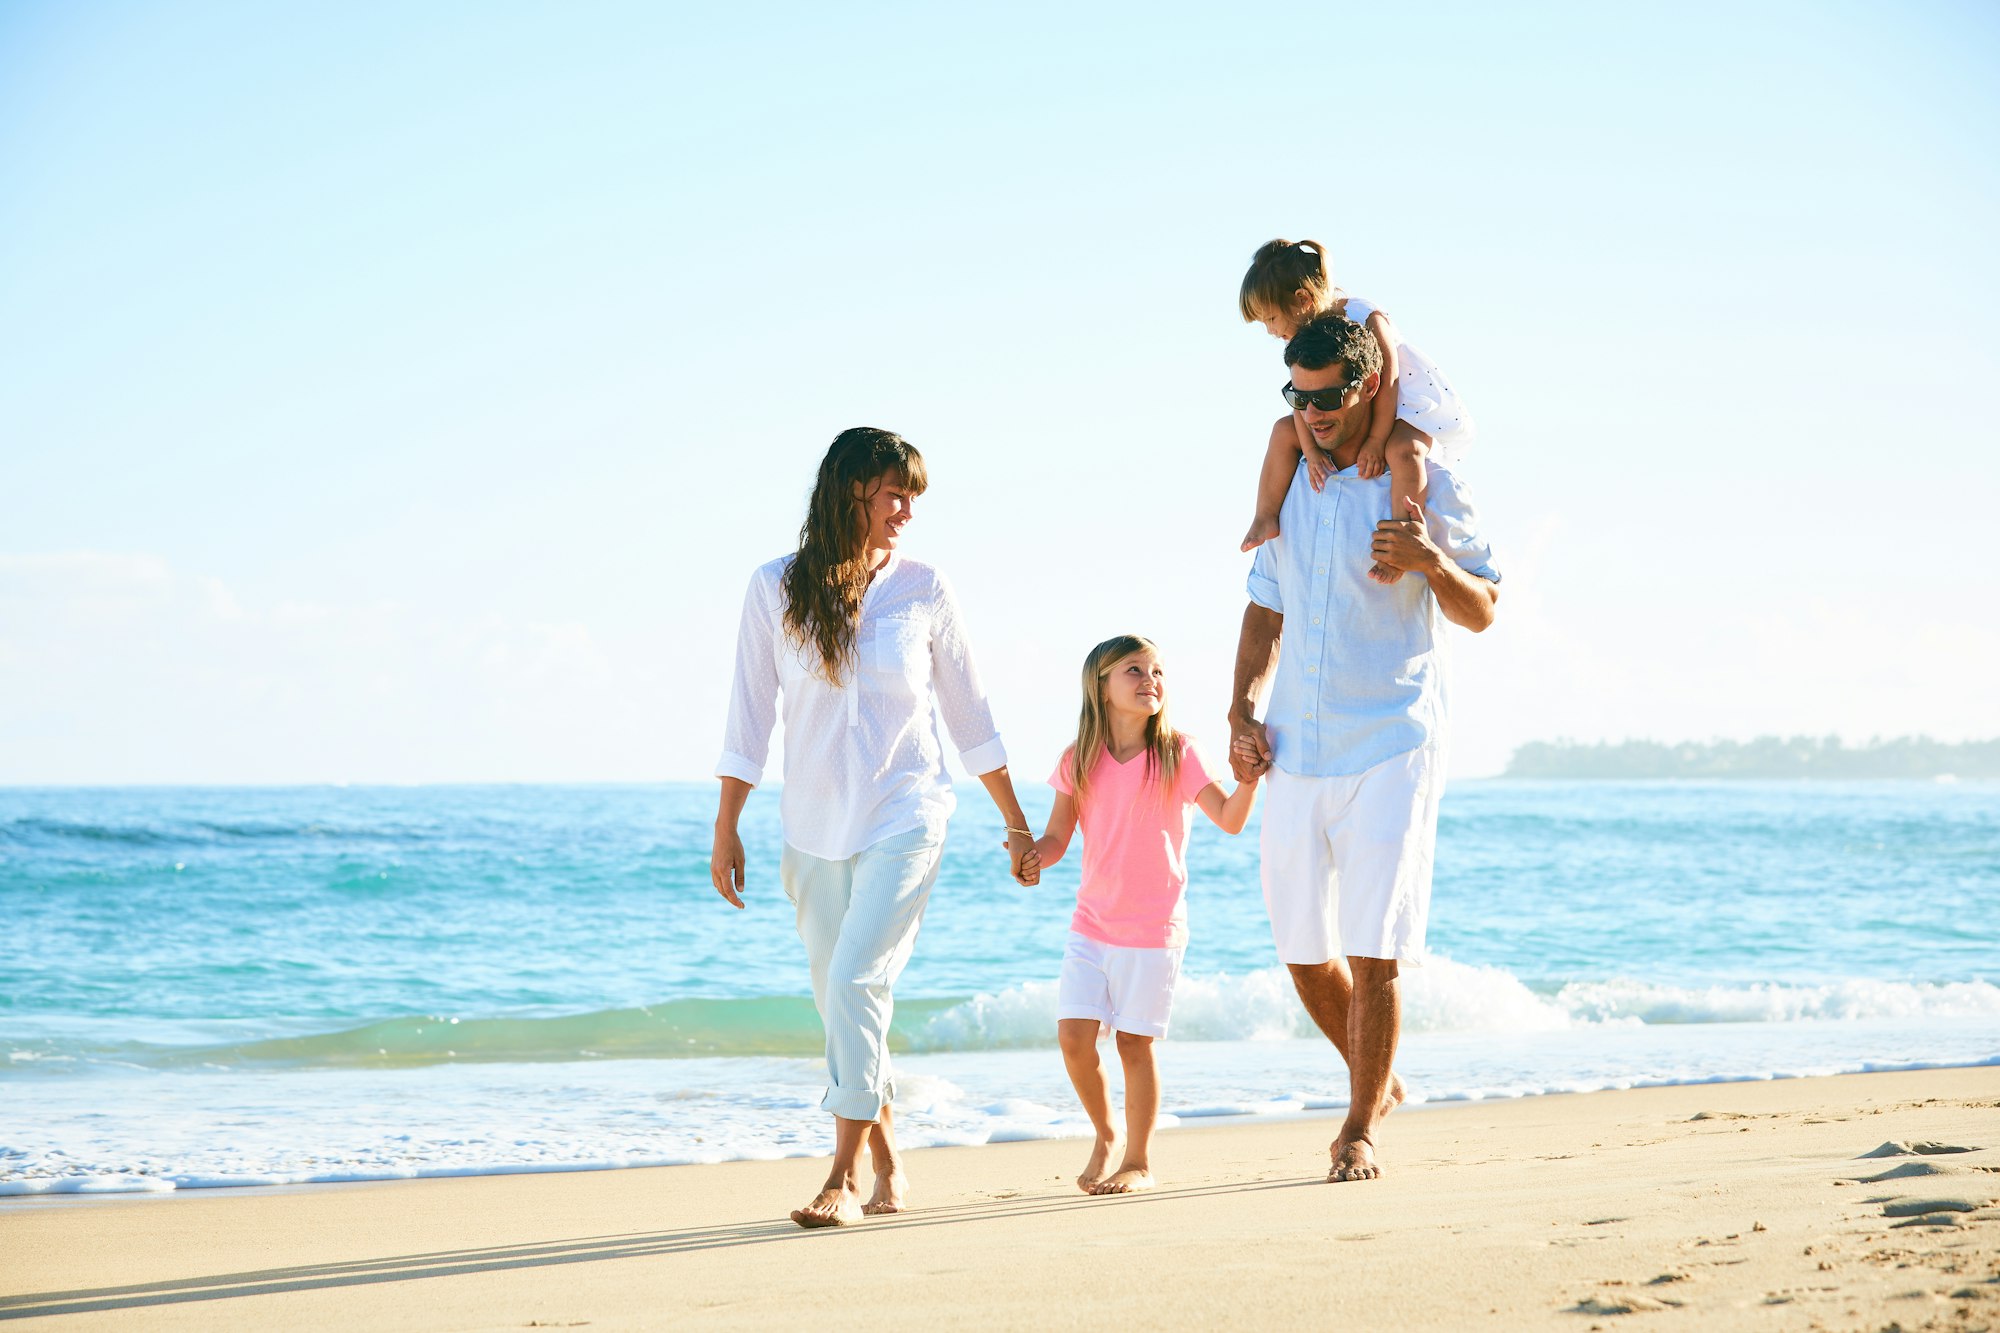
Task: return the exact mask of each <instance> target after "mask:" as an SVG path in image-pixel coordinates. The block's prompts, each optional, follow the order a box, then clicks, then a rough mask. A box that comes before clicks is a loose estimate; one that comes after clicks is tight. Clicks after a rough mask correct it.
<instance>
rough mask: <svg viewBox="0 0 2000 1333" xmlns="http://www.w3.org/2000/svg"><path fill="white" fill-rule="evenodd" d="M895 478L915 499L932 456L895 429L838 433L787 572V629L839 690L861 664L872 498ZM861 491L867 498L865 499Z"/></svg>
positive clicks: (822, 465) (869, 428)
mask: <svg viewBox="0 0 2000 1333" xmlns="http://www.w3.org/2000/svg"><path fill="white" fill-rule="evenodd" d="M892 477H893V478H894V479H895V480H896V482H897V483H898V484H900V485H901V486H902V487H903V488H904V489H906V490H908V491H909V492H910V494H912V495H922V494H923V492H924V487H925V486H926V485H928V484H929V481H928V478H927V477H926V476H925V475H924V456H923V455H922V454H920V453H918V452H917V450H916V446H915V445H913V444H911V443H910V442H909V441H908V440H905V439H904V438H903V437H902V436H900V435H897V434H896V433H894V432H893V431H886V430H876V429H875V428H874V427H872V426H856V427H854V428H853V429H852V430H844V431H842V432H840V434H838V435H836V436H835V437H834V439H833V444H832V445H831V446H830V447H829V448H828V449H827V451H826V457H825V458H823V459H821V460H820V464H819V478H818V480H816V481H815V482H814V483H813V492H812V499H811V500H810V501H809V502H808V503H807V505H806V521H805V525H804V526H803V527H801V528H800V529H799V553H798V555H797V556H796V557H795V558H794V559H793V560H792V563H791V564H790V565H788V566H786V567H785V572H784V575H783V577H782V579H781V580H780V584H781V586H782V587H783V589H784V593H785V630H786V632H787V633H789V634H790V635H791V638H792V642H793V643H794V644H795V645H797V646H798V648H799V649H800V650H801V651H806V650H808V649H810V650H811V651H807V652H806V655H807V656H808V657H812V656H817V657H818V658H819V663H820V669H821V672H822V674H824V675H825V677H826V679H827V680H828V681H830V682H831V683H833V684H835V685H838V684H839V683H840V681H841V677H842V675H843V673H845V672H846V671H848V670H850V669H851V668H852V667H853V665H854V635H855V631H856V630H857V629H858V628H859V626H860V624H861V597H862V594H863V593H866V592H867V591H868V562H867V559H866V556H867V551H866V550H865V549H864V548H865V546H866V544H867V541H868V508H867V500H868V497H869V496H870V495H872V494H874V487H875V485H876V484H877V483H878V482H882V481H886V480H888V479H890V478H892ZM857 493H858V496H859V498H857Z"/></svg>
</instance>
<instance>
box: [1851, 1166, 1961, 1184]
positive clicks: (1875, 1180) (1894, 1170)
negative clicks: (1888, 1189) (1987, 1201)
mask: <svg viewBox="0 0 2000 1333" xmlns="http://www.w3.org/2000/svg"><path fill="white" fill-rule="evenodd" d="M1964 1174H1965V1168H1964V1167H1961V1166H1947V1165H1946V1164H1945V1163H1943V1162H1904V1163H1903V1164H1902V1165H1901V1166H1892V1167H1890V1168H1889V1169H1888V1170H1887V1171H1884V1172H1882V1173H1881V1174H1879V1175H1873V1176H1849V1177H1848V1180H1850V1181H1852V1182H1853V1183H1854V1184H1856V1185H1879V1184H1881V1183H1882V1182H1883V1181H1885V1180H1909V1179H1910V1178H1912V1177H1913V1176H1955V1175H1964Z"/></svg>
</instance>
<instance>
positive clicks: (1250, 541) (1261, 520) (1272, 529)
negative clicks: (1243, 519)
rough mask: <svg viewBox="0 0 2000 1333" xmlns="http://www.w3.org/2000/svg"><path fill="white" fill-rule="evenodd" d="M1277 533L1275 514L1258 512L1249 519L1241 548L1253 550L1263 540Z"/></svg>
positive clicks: (1265, 540)
mask: <svg viewBox="0 0 2000 1333" xmlns="http://www.w3.org/2000/svg"><path fill="white" fill-rule="evenodd" d="M1277 535H1278V519H1277V516H1276V515H1275V514H1272V515H1265V514H1259V515H1257V517H1256V518H1254V519H1252V520H1251V521H1250V531H1248V532H1246V533H1244V534H1243V548H1242V549H1244V550H1246V551H1254V550H1256V549H1257V548H1258V547H1260V546H1262V545H1263V544H1264V543H1265V542H1267V541H1270V540H1271V538H1273V537H1275V536H1277Z"/></svg>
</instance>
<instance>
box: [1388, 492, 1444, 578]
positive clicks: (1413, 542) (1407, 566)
mask: <svg viewBox="0 0 2000 1333" xmlns="http://www.w3.org/2000/svg"><path fill="white" fill-rule="evenodd" d="M1403 507H1404V509H1406V510H1407V511H1408V513H1409V517H1407V518H1385V519H1383V520H1382V521H1381V522H1379V523H1377V524H1376V525H1375V540H1374V542H1373V544H1372V546H1371V548H1370V549H1371V550H1372V551H1373V552H1374V555H1375V563H1376V564H1377V565H1386V566H1388V567H1389V568H1390V569H1396V570H1401V571H1403V572H1404V573H1409V572H1411V571H1412V570H1414V571H1416V572H1417V573H1419V574H1421V573H1423V572H1425V571H1426V570H1427V569H1434V568H1436V567H1437V562H1438V561H1440V560H1442V559H1443V558H1444V552H1442V551H1440V550H1438V548H1437V544H1436V543H1435V542H1433V541H1432V540H1431V535H1430V532H1429V530H1428V529H1426V528H1425V526H1424V511H1423V510H1422V509H1420V508H1418V507H1417V502H1416V501H1414V500H1412V499H1410V498H1409V497H1408V496H1405V497H1404V498H1403Z"/></svg>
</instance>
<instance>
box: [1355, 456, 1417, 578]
mask: <svg viewBox="0 0 2000 1333" xmlns="http://www.w3.org/2000/svg"><path fill="white" fill-rule="evenodd" d="M1430 451H1431V437H1430V436H1428V435H1426V434H1424V433H1423V432H1422V431H1420V430H1418V429H1417V428H1416V427H1415V426H1412V425H1411V424H1410V423H1409V422H1407V421H1402V420H1398V421H1397V422H1396V424H1395V425H1394V426H1392V427H1390V429H1389V444H1388V447H1387V448H1386V449H1385V450H1384V452H1385V453H1386V454H1387V455H1388V458H1389V515H1390V517H1391V518H1404V517H1407V516H1408V514H1409V512H1410V511H1409V510H1408V509H1407V508H1405V507H1404V504H1403V501H1404V500H1406V499H1408V500H1413V501H1415V502H1416V506H1417V508H1419V509H1422V508H1423V507H1424V472H1425V469H1424V458H1425V457H1426V456H1427V455H1428V454H1429V453H1430ZM1368 577H1369V578H1371V579H1374V580H1375V581H1376V582H1377V583H1394V582H1395V581H1396V580H1398V579H1400V578H1402V577H1403V571H1402V570H1400V569H1391V568H1389V567H1388V566H1387V565H1379V564H1378V565H1370V566H1369V567H1368Z"/></svg>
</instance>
